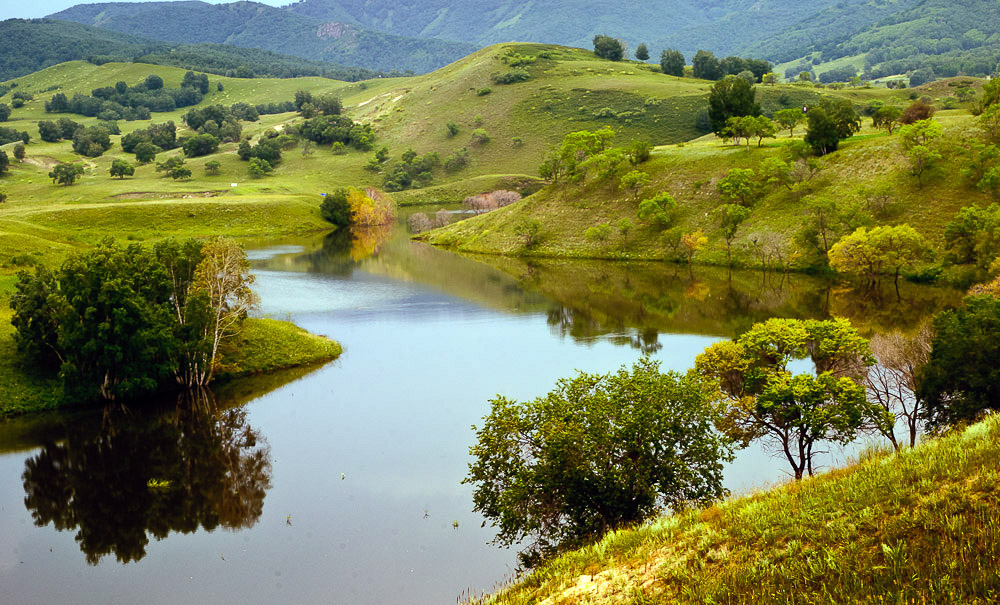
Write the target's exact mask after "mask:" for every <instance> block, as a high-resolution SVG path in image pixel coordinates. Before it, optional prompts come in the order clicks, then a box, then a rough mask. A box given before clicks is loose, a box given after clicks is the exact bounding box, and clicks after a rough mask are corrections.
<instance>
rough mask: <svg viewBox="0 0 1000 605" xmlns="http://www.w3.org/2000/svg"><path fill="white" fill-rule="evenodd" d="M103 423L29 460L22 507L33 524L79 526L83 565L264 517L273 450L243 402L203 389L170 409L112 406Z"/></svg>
mask: <svg viewBox="0 0 1000 605" xmlns="http://www.w3.org/2000/svg"><path fill="white" fill-rule="evenodd" d="M101 424H102V427H101V428H100V430H98V431H96V432H95V431H93V430H91V429H88V428H87V427H86V426H85V425H84V426H71V427H70V428H69V429H68V433H67V435H66V438H65V440H63V441H60V442H58V443H56V442H48V443H46V444H44V445H43V447H42V450H41V451H40V452H39V453H38V454H37V455H35V456H32V457H31V458H28V460H27V461H26V462H25V469H24V474H23V475H22V480H23V482H24V491H25V498H24V504H25V506H26V507H27V509H28V510H29V511H30V513H31V516H32V519H33V520H34V522H35V525H37V526H40V527H41V526H45V525H48V524H49V523H52V524H53V525H54V526H55V527H56V529H58V530H60V531H64V530H66V531H72V530H75V531H76V541H77V543H78V544H79V545H80V550H82V551H83V553H84V554H85V556H86V559H87V562H88V563H89V564H91V565H96V564H97V563H99V562H100V560H101V558H102V557H104V556H105V555H109V554H113V555H114V556H115V558H116V559H117V560H118V561H119V562H121V563H128V562H132V561H139V560H140V559H142V558H143V557H144V556H145V555H146V545H147V544H148V543H149V538H150V536H152V537H153V538H156V539H157V540H161V539H163V538H165V537H167V535H169V534H170V533H171V532H180V533H191V532H194V531H196V530H198V529H199V528H204V529H206V530H208V531H212V530H214V529H216V528H217V527H223V528H226V529H231V530H237V529H242V528H248V527H252V526H253V525H254V524H255V523H256V522H257V520H258V519H259V518H260V516H261V512H262V510H263V505H264V496H265V494H266V493H267V490H268V489H270V487H271V454H270V449H269V447H268V445H267V442H266V440H264V439H263V438H262V437H261V436H260V435H259V433H258V432H257V431H256V430H255V429H253V428H252V427H251V426H249V424H248V423H247V419H246V410H245V409H244V408H230V409H225V410H220V409H219V408H218V407H217V405H216V402H215V398H214V396H213V395H212V394H211V393H210V392H209V391H205V390H202V391H194V392H190V393H185V394H183V395H180V396H178V401H177V406H176V408H175V409H174V411H173V412H172V413H167V414H162V415H156V416H155V417H152V418H141V417H133V416H131V415H129V414H128V412H127V410H121V409H108V410H107V411H106V413H105V414H104V416H103V421H102V423H101Z"/></svg>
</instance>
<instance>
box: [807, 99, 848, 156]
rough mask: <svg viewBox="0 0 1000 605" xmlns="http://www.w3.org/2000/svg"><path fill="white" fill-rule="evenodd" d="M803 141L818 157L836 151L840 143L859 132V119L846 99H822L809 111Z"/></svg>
mask: <svg viewBox="0 0 1000 605" xmlns="http://www.w3.org/2000/svg"><path fill="white" fill-rule="evenodd" d="M807 124H808V126H807V130H806V137H805V141H806V143H808V144H809V146H810V147H812V148H813V151H815V152H816V153H817V154H819V155H826V154H828V153H832V152H834V151H836V150H837V147H838V146H839V145H840V141H841V140H843V139H846V138H848V137H850V136H852V135H854V134H855V133H856V132H858V131H859V130H861V118H860V117H858V112H857V111H856V110H855V109H854V106H853V105H852V104H851V102H850V101H848V100H847V99H823V100H822V101H820V104H819V106H818V107H813V108H811V109H810V110H809V113H808V118H807Z"/></svg>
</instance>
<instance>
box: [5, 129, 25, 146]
mask: <svg viewBox="0 0 1000 605" xmlns="http://www.w3.org/2000/svg"><path fill="white" fill-rule="evenodd" d="M30 140H31V136H30V135H29V134H28V133H27V132H25V131H23V130H15V129H13V128H7V127H6V126H0V145H6V144H7V143H13V142H15V141H21V143H23V144H25V145H27V144H28V141H30Z"/></svg>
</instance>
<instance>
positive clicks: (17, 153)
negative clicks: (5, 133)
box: [14, 143, 24, 160]
mask: <svg viewBox="0 0 1000 605" xmlns="http://www.w3.org/2000/svg"><path fill="white" fill-rule="evenodd" d="M14 157H15V158H17V159H19V160H23V159H24V143H16V144H15V145H14Z"/></svg>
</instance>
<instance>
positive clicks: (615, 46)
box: [594, 34, 649, 61]
mask: <svg viewBox="0 0 1000 605" xmlns="http://www.w3.org/2000/svg"><path fill="white" fill-rule="evenodd" d="M594 54H595V55H597V56H598V57H600V58H602V59H607V60H608V61H621V60H622V58H623V57H624V56H625V45H624V44H622V43H621V41H620V40H616V39H614V38H612V37H611V36H605V35H602V34H598V35H596V36H594ZM647 58H649V57H648V56H647Z"/></svg>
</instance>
